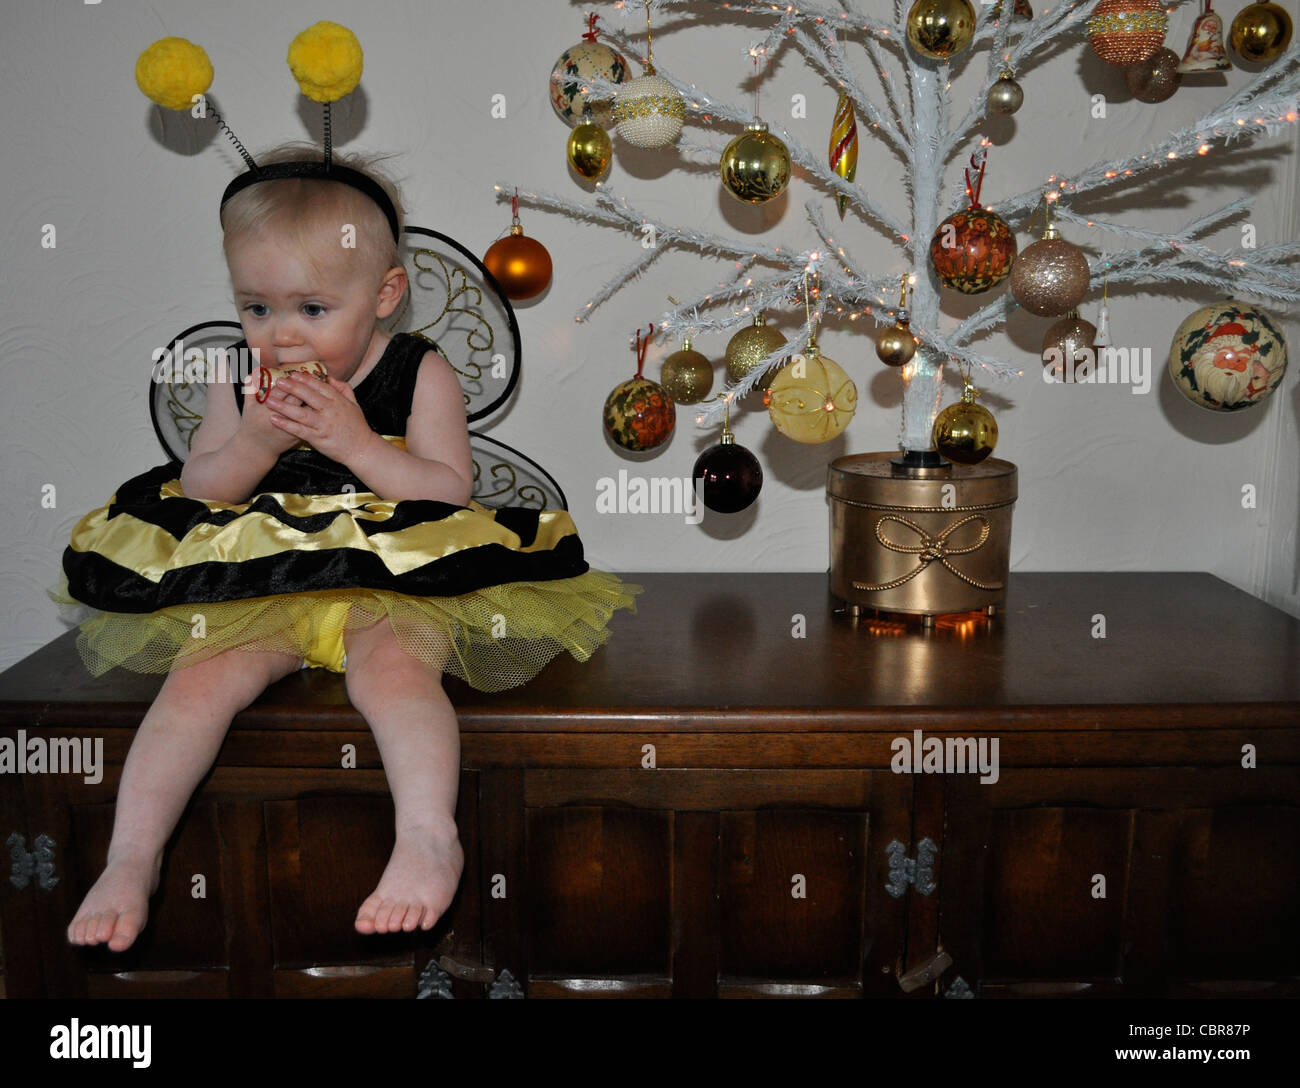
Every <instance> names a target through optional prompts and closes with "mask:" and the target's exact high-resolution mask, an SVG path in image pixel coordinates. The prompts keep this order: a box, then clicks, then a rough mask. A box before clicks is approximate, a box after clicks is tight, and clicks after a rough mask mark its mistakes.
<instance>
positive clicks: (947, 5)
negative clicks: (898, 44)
mask: <svg viewBox="0 0 1300 1088" xmlns="http://www.w3.org/2000/svg"><path fill="white" fill-rule="evenodd" d="M974 38H975V9H974V8H973V7H971V4H970V0H916V3H914V4H913V5H912V9H911V10H910V11H909V12H908V13H907V40H908V42H909V43H910V44H911V46H912V48H913V49H915V50H916V51H917V52H918V53H920V54H921V56H923V57H928V58H929V59H930V60H951V59H952V58H953V57H955V56H956V55H957V54H958V53H960V52H961V51H962V50H963V49H965V48H966V47H967V46H968V45H970V43H971V42H972V41H973V40H974Z"/></svg>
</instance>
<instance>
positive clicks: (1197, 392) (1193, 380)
mask: <svg viewBox="0 0 1300 1088" xmlns="http://www.w3.org/2000/svg"><path fill="white" fill-rule="evenodd" d="M1286 363H1287V359H1286V337H1285V336H1284V335H1283V334H1282V327H1281V325H1280V324H1279V323H1278V321H1277V319H1276V318H1275V317H1273V316H1272V315H1271V314H1267V313H1265V312H1264V311H1263V310H1261V309H1260V308H1259V307H1258V306H1256V305H1254V304H1253V303H1250V302H1238V301H1236V300H1235V299H1230V300H1228V301H1226V302H1220V303H1218V304H1216V305H1214V306H1206V307H1204V308H1203V309H1200V310H1197V311H1196V312H1195V313H1194V314H1192V315H1191V316H1189V317H1188V318H1187V320H1186V321H1184V322H1183V323H1182V324H1181V325H1179V326H1178V331H1177V332H1175V333H1174V339H1173V343H1172V344H1171V345H1170V347H1169V376H1170V378H1172V379H1173V382H1174V387H1175V388H1176V389H1177V390H1178V392H1180V393H1181V394H1182V395H1183V396H1185V397H1186V398H1187V399H1188V400H1190V401H1191V402H1192V403H1193V404H1196V405H1199V406H1200V407H1202V408H1210V409H1212V410H1214V411H1217V412H1235V411H1237V410H1238V409H1240V408H1251V407H1253V406H1254V405H1256V404H1259V403H1261V402H1262V401H1264V400H1265V399H1267V397H1268V396H1269V394H1270V393H1272V392H1273V390H1274V389H1276V388H1277V387H1278V386H1279V385H1281V384H1282V376H1283V375H1284V374H1285V373H1286Z"/></svg>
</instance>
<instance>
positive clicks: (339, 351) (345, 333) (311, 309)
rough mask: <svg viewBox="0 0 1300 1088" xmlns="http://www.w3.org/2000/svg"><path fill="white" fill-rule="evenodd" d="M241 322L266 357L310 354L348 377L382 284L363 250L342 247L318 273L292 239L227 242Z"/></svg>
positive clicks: (270, 361) (275, 360) (370, 331)
mask: <svg viewBox="0 0 1300 1088" xmlns="http://www.w3.org/2000/svg"><path fill="white" fill-rule="evenodd" d="M226 263H227V264H228V265H229V267H230V279H231V282H232V283H233V285H234V289H235V305H236V306H237V307H238V309H239V321H240V324H241V325H243V327H244V336H245V338H246V339H247V340H248V346H249V347H250V348H256V349H258V353H259V355H258V357H259V358H260V361H261V362H262V363H263V364H266V365H270V366H283V365H284V364H286V363H306V362H311V361H312V360H314V359H318V360H320V361H321V362H322V363H324V364H325V367H326V369H327V370H328V371H329V373H330V376H331V377H334V378H338V379H339V380H340V381H347V380H348V379H349V378H350V377H351V376H352V375H353V374H354V373H356V371H357V368H358V367H359V366H360V365H361V362H362V359H363V358H364V356H365V353H366V349H367V348H368V347H369V346H370V340H371V337H372V336H373V335H374V331H375V321H376V318H377V317H378V316H379V314H378V309H379V288H378V285H377V284H376V283H374V282H373V275H372V272H371V270H372V269H373V265H368V264H367V262H366V259H365V257H364V255H362V254H360V253H359V252H358V251H357V250H355V249H347V250H345V249H343V248H342V247H340V253H339V255H338V257H337V259H335V260H334V261H333V262H332V264H331V265H330V266H329V267H327V268H325V269H324V270H323V272H322V274H317V273H316V272H314V271H313V270H312V266H311V264H310V262H309V260H308V257H307V254H306V253H305V252H303V251H302V249H301V248H300V247H299V246H298V244H297V241H296V239H286V238H284V237H281V236H277V235H275V234H267V235H264V236H260V237H256V238H242V239H237V240H235V241H234V242H232V243H231V244H230V245H229V246H227V248H226Z"/></svg>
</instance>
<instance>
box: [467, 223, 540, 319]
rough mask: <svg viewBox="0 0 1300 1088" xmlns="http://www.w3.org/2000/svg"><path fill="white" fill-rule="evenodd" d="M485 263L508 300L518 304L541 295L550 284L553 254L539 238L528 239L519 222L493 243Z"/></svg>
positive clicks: (484, 260) (484, 255)
mask: <svg viewBox="0 0 1300 1088" xmlns="http://www.w3.org/2000/svg"><path fill="white" fill-rule="evenodd" d="M483 263H484V264H485V265H486V266H487V270H488V271H489V272H491V273H492V278H493V279H495V280H496V281H497V283H499V284H500V285H501V290H502V291H504V292H505V295H506V298H509V299H513V300H515V301H519V300H520V299H525V298H532V297H533V296H534V295H540V294H541V293H542V292H543V291H545V290H546V288H547V286H548V285H549V284H550V282H551V255H550V254H549V253H547V252H546V247H545V246H544V245H542V243H541V242H539V241H538V240H537V239H536V238H529V237H527V236H526V235H525V234H524V228H523V227H521V226H520V225H519V224H518V223H515V224H513V225H512V226H511V228H510V233H509V234H507V235H506V236H505V237H504V238H498V239H497V240H496V241H495V242H493V243H492V245H491V246H490V247H489V248H488V251H487V252H486V253H485V254H483Z"/></svg>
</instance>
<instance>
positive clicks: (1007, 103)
mask: <svg viewBox="0 0 1300 1088" xmlns="http://www.w3.org/2000/svg"><path fill="white" fill-rule="evenodd" d="M988 103H989V109H991V110H992V111H993V112H994V113H1001V114H1006V115H1008V116H1009V115H1010V114H1013V113H1015V112H1016V110H1018V109H1020V107H1021V106H1023V105H1024V103H1025V92H1024V88H1022V87H1021V86H1020V84H1019V83H1017V82H1016V77H1015V75H1014V74H1013V73H1012V72H1011V71H1010V70H1009V69H1006V68H1004V69H1003V70H1002V74H1001V75H999V76H998V81H997V82H996V83H995V84H993V86H992V87H990V88H989V95H988Z"/></svg>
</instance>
